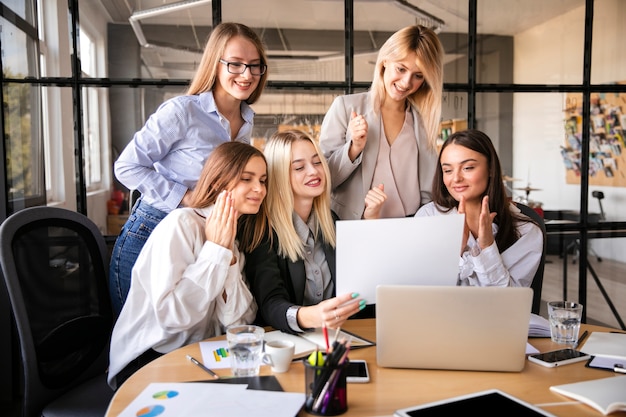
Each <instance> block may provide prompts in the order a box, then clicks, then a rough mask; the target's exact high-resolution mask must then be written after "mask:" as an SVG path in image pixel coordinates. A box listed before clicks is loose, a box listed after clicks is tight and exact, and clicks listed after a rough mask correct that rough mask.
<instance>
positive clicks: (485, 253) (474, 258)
mask: <svg viewBox="0 0 626 417" xmlns="http://www.w3.org/2000/svg"><path fill="white" fill-rule="evenodd" d="M509 207H510V209H511V211H512V212H513V213H519V212H520V211H519V209H518V208H517V207H515V206H514V205H512V204H511V205H510V206H509ZM453 213H454V214H456V213H457V210H456V208H454V209H452V210H450V211H449V212H448V213H442V212H440V211H439V210H437V208H436V207H435V203H434V202H430V203H428V204H426V205H425V206H423V207H422V208H420V209H419V210H418V212H417V214H416V215H415V217H425V216H440V215H447V214H453ZM517 231H518V232H519V234H520V238H519V239H518V240H517V241H516V242H515V243H514V244H513V245H511V246H510V247H509V248H508V249H507V250H505V251H504V252H502V253H500V252H499V250H498V246H497V245H496V242H495V241H494V242H493V244H491V246H489V247H487V248H485V249H482V250H480V251H477V250H475V248H477V247H478V242H477V241H476V238H475V237H474V236H473V235H472V234H471V232H470V235H469V238H468V240H467V246H466V250H465V251H464V252H463V254H462V256H461V257H460V259H459V277H458V279H459V285H472V286H478V287H488V286H497V287H530V285H531V284H532V282H533V278H534V277H535V273H536V272H537V269H538V268H539V263H540V262H541V255H542V253H543V232H542V231H541V229H540V228H539V226H537V225H536V224H535V223H533V222H532V221H528V222H519V223H517ZM497 233H498V226H497V225H496V224H495V223H494V224H493V234H494V236H496V235H497ZM476 252H479V253H478V254H476Z"/></svg>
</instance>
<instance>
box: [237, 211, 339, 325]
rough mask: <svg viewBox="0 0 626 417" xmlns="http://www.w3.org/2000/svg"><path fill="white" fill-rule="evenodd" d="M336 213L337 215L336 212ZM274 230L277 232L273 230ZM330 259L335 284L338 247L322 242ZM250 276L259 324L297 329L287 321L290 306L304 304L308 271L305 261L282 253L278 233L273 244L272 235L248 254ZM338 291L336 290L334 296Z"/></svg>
mask: <svg viewBox="0 0 626 417" xmlns="http://www.w3.org/2000/svg"><path fill="white" fill-rule="evenodd" d="M333 217H334V218H335V219H336V217H335V216H334V214H333ZM272 233H273V232H272ZM322 244H323V248H324V253H325V255H326V262H327V263H328V268H329V269H330V274H331V279H332V282H333V285H334V284H335V248H333V247H332V246H330V245H329V244H327V243H326V242H322ZM245 272H246V279H247V280H248V282H249V283H250V289H251V291H252V294H253V295H254V298H255V300H256V302H257V305H258V307H259V310H258V312H257V320H256V322H257V324H260V325H269V326H272V327H273V328H275V329H278V330H282V331H284V332H288V333H294V332H293V330H291V328H290V327H289V324H288V323H287V317H286V313H287V309H288V308H289V307H291V306H293V305H298V306H301V305H302V303H303V299H304V287H305V284H306V272H305V269H304V261H303V260H302V259H299V260H298V261H296V262H291V261H290V260H289V259H287V258H284V257H282V256H278V238H277V237H276V234H274V244H273V245H270V239H269V235H267V236H266V237H265V238H264V239H263V242H262V243H261V244H260V245H259V246H258V247H257V248H256V249H255V250H254V251H252V252H250V253H247V254H246V260H245ZM334 295H335V291H334V290H333V296H334Z"/></svg>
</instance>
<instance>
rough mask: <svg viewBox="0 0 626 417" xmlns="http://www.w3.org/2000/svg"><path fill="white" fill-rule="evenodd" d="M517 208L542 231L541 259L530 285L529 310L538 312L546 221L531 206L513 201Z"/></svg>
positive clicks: (544, 261)
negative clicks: (530, 301) (531, 298)
mask: <svg viewBox="0 0 626 417" xmlns="http://www.w3.org/2000/svg"><path fill="white" fill-rule="evenodd" d="M515 205H516V206H517V208H518V209H520V211H521V212H522V214H524V215H526V216H528V217H530V218H531V219H532V220H534V221H535V223H537V225H538V226H539V227H540V228H541V231H542V232H543V252H542V254H541V261H540V263H539V268H537V272H536V273H535V277H534V278H533V282H532V284H531V285H530V287H531V288H532V289H533V305H532V308H531V311H532V312H533V313H535V314H539V310H540V309H541V289H542V287H543V271H544V268H545V264H546V251H547V247H548V239H547V234H546V223H545V222H544V220H543V218H542V217H541V216H540V215H539V213H537V212H536V211H535V210H534V209H533V208H531V207H528V206H527V205H525V204H522V203H515Z"/></svg>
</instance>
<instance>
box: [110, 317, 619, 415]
mask: <svg viewBox="0 0 626 417" xmlns="http://www.w3.org/2000/svg"><path fill="white" fill-rule="evenodd" d="M344 328H345V329H346V330H348V331H351V332H353V333H356V334H357V335H359V336H362V337H365V338H367V339H370V340H375V339H376V326H375V319H362V320H348V322H346V325H345V326H344ZM582 330H588V331H590V332H591V331H600V332H602V331H610V330H611V329H608V328H605V327H600V326H592V325H586V324H583V325H582ZM582 330H581V331H582ZM219 338H221V339H223V338H224V337H223V336H222V337H219ZM529 341H530V343H531V344H532V345H533V346H535V347H536V348H537V349H539V350H540V351H542V352H547V351H551V350H556V349H559V348H562V345H557V344H556V343H553V342H552V341H551V340H550V338H538V339H529ZM583 346H584V345H583ZM459 349H462V346H459ZM186 354H190V355H192V356H195V357H197V358H200V357H201V354H200V347H199V345H198V344H197V343H195V344H192V345H189V346H185V347H183V348H180V349H177V350H175V351H173V352H170V353H168V354H167V355H164V356H162V357H160V358H158V359H156V360H155V361H153V362H152V363H150V364H148V365H146V366H144V367H143V368H142V369H140V370H139V371H137V372H136V373H135V374H134V375H133V376H131V377H130V378H129V379H128V380H127V381H126V382H125V383H124V384H123V385H122V386H121V387H120V388H119V389H118V391H117V392H116V393H115V396H114V397H113V399H112V401H111V404H110V405H109V409H108V411H107V414H106V417H115V416H117V415H118V414H119V413H121V412H122V410H123V409H124V408H125V407H126V406H127V405H128V404H129V403H130V402H131V401H132V400H133V399H134V398H135V397H136V396H137V395H138V394H139V393H141V391H143V389H144V388H145V387H146V386H148V384H149V383H151V382H181V381H203V380H208V379H210V378H209V377H208V375H207V374H206V373H205V372H204V371H202V370H201V369H200V368H198V367H197V366H195V365H193V364H192V363H190V362H189V361H188V360H187V359H186V357H185V355H186ZM476 354H480V352H476ZM350 358H351V359H365V360H367V362H368V366H369V370H370V374H371V375H370V378H371V381H370V382H369V383H368V384H349V386H348V411H347V412H346V413H345V414H343V415H344V416H357V415H358V416H391V415H392V414H393V412H394V411H395V410H396V409H399V408H404V407H409V406H412V405H417V404H423V403H426V402H431V401H436V400H442V399H445V398H450V397H454V396H458V395H462V394H469V393H472V392H476V391H482V390H486V389H490V388H498V389H501V390H502V391H505V392H507V393H509V394H511V395H513V396H515V397H518V398H520V399H522V400H525V401H527V402H529V403H531V404H535V405H541V404H546V406H545V407H542V408H544V409H545V410H546V411H548V412H550V413H553V414H554V415H556V416H568V417H576V416H594V415H597V416H601V415H602V414H600V413H598V412H596V411H595V409H593V408H591V407H589V406H587V405H585V404H582V403H574V401H573V400H572V399H569V398H567V397H563V396H561V395H558V394H555V393H553V392H552V391H550V389H549V388H550V386H551V385H558V384H565V383H570V382H576V381H583V380H592V379H599V378H605V377H610V376H612V375H613V374H612V373H610V372H608V371H603V370H597V369H589V368H585V365H584V364H585V362H580V363H575V364H571V365H566V366H562V367H557V368H545V367H543V366H540V365H537V364H534V363H530V362H528V361H527V362H526V365H525V367H524V370H523V371H522V372H511V373H507V372H470V371H439V370H417V369H390V368H379V367H378V366H377V365H376V347H367V348H361V349H355V350H353V351H351V352H350ZM215 371H216V373H218V374H219V375H224V376H227V375H230V369H216V370H215ZM261 375H271V370H270V368H269V366H262V367H261ZM276 377H277V379H278V380H279V382H280V384H281V386H282V387H283V389H284V390H285V391H290V392H304V366H303V365H302V363H301V362H299V361H296V362H294V363H293V364H292V365H291V369H290V370H289V372H287V373H284V374H276ZM300 415H308V414H307V413H305V412H301V413H300ZM625 415H626V413H616V414H615V416H625Z"/></svg>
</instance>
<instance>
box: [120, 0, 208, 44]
mask: <svg viewBox="0 0 626 417" xmlns="http://www.w3.org/2000/svg"><path fill="white" fill-rule="evenodd" d="M211 1H212V0H185V1H180V2H178V3H171V4H166V5H165V6H159V7H153V8H151V9H145V10H137V11H135V12H133V14H132V15H131V16H130V17H129V18H128V21H129V22H130V26H131V27H132V28H133V31H134V32H135V36H136V37H137V41H138V42H139V44H140V45H141V46H143V47H145V48H147V47H150V46H151V45H150V44H149V43H148V41H147V40H146V37H145V36H144V34H143V30H142V29H141V23H140V22H139V21H140V20H141V19H148V18H150V17H155V16H160V15H163V14H167V13H173V12H177V11H180V10H186V9H190V8H192V7H196V6H201V5H203V4H206V3H211Z"/></svg>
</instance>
